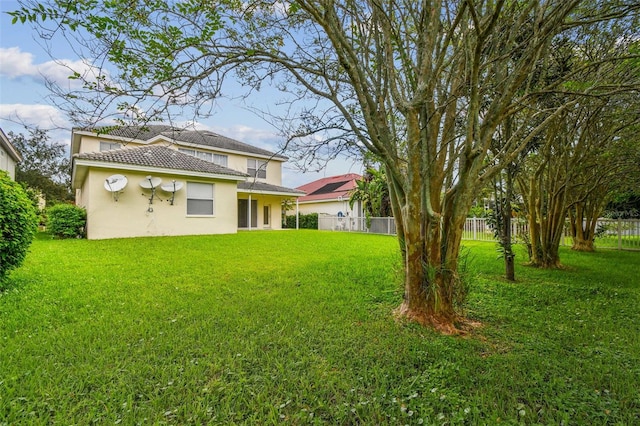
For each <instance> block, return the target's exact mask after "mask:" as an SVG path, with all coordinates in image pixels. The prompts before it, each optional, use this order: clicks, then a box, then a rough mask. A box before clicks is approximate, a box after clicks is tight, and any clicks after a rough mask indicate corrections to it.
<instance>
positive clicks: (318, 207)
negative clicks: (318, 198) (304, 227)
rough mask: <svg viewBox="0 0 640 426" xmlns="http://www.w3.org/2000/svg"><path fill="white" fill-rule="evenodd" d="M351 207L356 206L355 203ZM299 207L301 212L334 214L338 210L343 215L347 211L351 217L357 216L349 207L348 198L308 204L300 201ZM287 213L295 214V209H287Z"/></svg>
mask: <svg viewBox="0 0 640 426" xmlns="http://www.w3.org/2000/svg"><path fill="white" fill-rule="evenodd" d="M353 207H354V208H355V207H357V204H356V205H354V206H353ZM299 209H300V210H299V211H300V213H301V214H309V213H318V214H328V215H332V216H336V215H337V214H338V212H342V214H343V215H347V213H348V214H349V216H351V217H353V216H357V213H356V212H354V211H353V210H351V209H350V208H349V200H343V201H325V202H314V203H308V204H302V203H300V204H299ZM288 214H289V215H294V216H295V210H293V211H289V212H288Z"/></svg>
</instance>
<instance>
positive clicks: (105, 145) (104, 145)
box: [100, 141, 122, 151]
mask: <svg viewBox="0 0 640 426" xmlns="http://www.w3.org/2000/svg"><path fill="white" fill-rule="evenodd" d="M120 148H122V145H121V144H119V143H117V142H102V141H100V151H112V150H114V149H120Z"/></svg>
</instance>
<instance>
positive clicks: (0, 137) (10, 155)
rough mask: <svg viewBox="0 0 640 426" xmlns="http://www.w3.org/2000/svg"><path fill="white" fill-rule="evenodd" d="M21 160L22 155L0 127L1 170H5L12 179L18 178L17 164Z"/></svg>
mask: <svg viewBox="0 0 640 426" xmlns="http://www.w3.org/2000/svg"><path fill="white" fill-rule="evenodd" d="M20 161H22V156H20V153H19V152H18V150H17V149H16V148H15V147H14V146H13V145H12V144H11V142H9V138H8V137H7V135H5V133H4V132H3V131H2V129H0V170H4V171H5V172H7V173H8V174H9V177H10V178H11V179H13V180H16V164H18V163H19V162H20Z"/></svg>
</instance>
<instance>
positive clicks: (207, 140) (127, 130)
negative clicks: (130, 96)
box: [91, 124, 287, 160]
mask: <svg viewBox="0 0 640 426" xmlns="http://www.w3.org/2000/svg"><path fill="white" fill-rule="evenodd" d="M102 129H104V130H105V131H104V132H103V133H102V134H107V135H111V136H118V137H122V138H129V139H136V140H141V141H149V140H151V139H153V138H156V137H158V136H164V137H165V138H167V139H170V140H173V141H176V142H178V143H179V142H185V143H190V144H195V145H202V146H206V147H209V148H218V149H224V150H230V151H237V152H242V153H247V154H256V155H261V156H265V157H274V158H276V159H279V160H287V157H284V156H282V155H277V154H274V153H273V152H271V151H268V150H266V149H262V148H258V147H255V146H253V145H249V144H246V143H244V142H240V141H237V140H235V139H231V138H228V137H226V136H222V135H219V134H217V133H214V132H211V131H208V130H185V129H180V128H177V127H173V126H168V125H158V124H154V125H147V126H127V127H117V128H110V127H106V128H102ZM91 130H92V131H94V132H97V133H100V132H101V128H97V129H91Z"/></svg>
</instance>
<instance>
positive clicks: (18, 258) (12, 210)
mask: <svg viewBox="0 0 640 426" xmlns="http://www.w3.org/2000/svg"><path fill="white" fill-rule="evenodd" d="M37 224H38V219H37V216H36V211H35V208H34V207H33V204H32V203H31V200H30V199H29V197H28V196H27V194H26V193H25V192H24V190H23V189H22V186H20V184H18V183H16V182H14V181H12V180H11V179H9V176H8V175H7V173H6V172H3V171H0V285H1V283H2V281H4V279H5V278H6V275H7V274H8V273H9V271H10V270H12V269H15V268H17V267H19V266H20V265H21V264H22V262H23V261H24V258H25V256H26V255H27V250H28V249H29V246H30V245H31V242H32V241H33V237H34V235H35V233H36V230H37Z"/></svg>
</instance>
